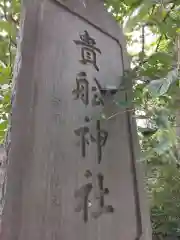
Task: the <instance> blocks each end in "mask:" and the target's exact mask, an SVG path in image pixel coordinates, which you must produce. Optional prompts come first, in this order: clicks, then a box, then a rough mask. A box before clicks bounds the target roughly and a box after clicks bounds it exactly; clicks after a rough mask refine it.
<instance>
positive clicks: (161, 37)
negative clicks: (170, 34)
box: [155, 0, 177, 52]
mask: <svg viewBox="0 0 180 240" xmlns="http://www.w3.org/2000/svg"><path fill="white" fill-rule="evenodd" d="M176 1H177V0H176ZM176 1H175V2H176ZM175 6H176V4H175V3H173V5H172V6H171V8H170V10H169V11H168V12H167V14H166V16H165V17H164V19H163V20H162V22H163V23H165V22H166V20H167V18H168V17H169V14H170V13H171V11H172V10H173V8H174V7H175ZM163 37H164V34H162V35H161V36H160V37H159V40H158V43H157V46H156V50H155V52H157V51H158V49H159V46H160V43H161V41H162V39H163Z"/></svg>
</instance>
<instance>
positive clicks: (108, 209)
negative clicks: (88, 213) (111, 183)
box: [92, 173, 114, 218]
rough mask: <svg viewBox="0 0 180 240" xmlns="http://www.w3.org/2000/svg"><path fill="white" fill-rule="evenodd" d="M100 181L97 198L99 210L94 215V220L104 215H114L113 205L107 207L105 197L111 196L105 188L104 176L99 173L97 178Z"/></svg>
mask: <svg viewBox="0 0 180 240" xmlns="http://www.w3.org/2000/svg"><path fill="white" fill-rule="evenodd" d="M97 180H98V195H97V196H96V199H97V200H98V201H99V203H98V210H97V211H96V212H93V213H92V216H93V217H94V218H98V217H100V216H101V215H102V214H104V213H113V212H114V208H113V206H112V205H105V199H104V198H105V195H108V194H109V189H108V188H104V176H103V175H102V174H101V173H99V174H98V176H97Z"/></svg>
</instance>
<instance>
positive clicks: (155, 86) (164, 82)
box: [147, 69, 179, 97]
mask: <svg viewBox="0 0 180 240" xmlns="http://www.w3.org/2000/svg"><path fill="white" fill-rule="evenodd" d="M178 77H179V72H178V69H175V70H173V71H171V72H169V73H168V75H167V76H166V77H165V78H161V79H157V80H152V81H151V82H150V83H149V84H148V86H147V88H148V90H149V91H150V93H151V95H152V96H153V97H158V96H162V95H164V94H166V93H167V91H168V90H169V88H170V86H171V85H172V84H173V83H175V82H176V81H177V80H178Z"/></svg>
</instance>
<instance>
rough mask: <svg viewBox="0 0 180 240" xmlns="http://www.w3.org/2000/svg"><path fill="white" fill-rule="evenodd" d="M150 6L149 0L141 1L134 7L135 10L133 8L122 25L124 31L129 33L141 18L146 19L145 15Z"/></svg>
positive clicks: (151, 4)
mask: <svg viewBox="0 0 180 240" xmlns="http://www.w3.org/2000/svg"><path fill="white" fill-rule="evenodd" d="M152 6H153V1H151V0H144V1H142V3H141V4H140V6H139V7H138V8H136V9H135V10H133V12H132V13H131V15H130V16H129V17H128V20H127V22H126V23H125V26H124V32H125V33H129V32H131V31H133V29H134V27H135V26H136V25H137V24H138V23H140V22H143V20H145V19H146V17H147V15H148V13H149V10H150V9H151V7H152Z"/></svg>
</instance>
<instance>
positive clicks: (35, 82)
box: [2, 0, 151, 240]
mask: <svg viewBox="0 0 180 240" xmlns="http://www.w3.org/2000/svg"><path fill="white" fill-rule="evenodd" d="M84 31H88V33H89V35H90V36H91V37H92V38H94V39H95V41H96V47H97V48H99V49H100V52H99V53H98V52H97V56H96V57H97V62H96V64H97V68H99V71H98V70H97V68H96V67H95V66H94V65H93V64H82V63H81V62H80V61H79V60H80V57H82V56H81V54H80V52H81V49H80V48H79V46H77V44H75V42H74V41H77V40H79V37H80V36H79V35H80V34H83V33H84ZM22 32H23V34H22V43H21V54H20V59H21V61H20V65H19V67H18V69H19V70H18V73H17V82H16V87H15V89H16V96H15V98H14V103H13V114H12V131H11V147H10V151H9V153H8V160H9V167H8V183H7V192H6V198H5V199H6V204H5V209H4V215H3V225H2V240H32V239H33V240H57V239H58V240H59V239H62V240H72V239H74V240H79V239H80V240H81V239H83V240H92V239H93V240H96V239H99V240H102V239H103V240H109V239H112V240H118V239H122V240H131V239H132V240H135V239H136V240H139V239H142V240H143V239H144V240H149V239H151V231H150V224H149V216H148V211H147V206H146V200H145V196H144V191H143V185H142V177H141V171H139V170H138V169H139V167H138V166H136V164H135V160H136V157H137V152H138V146H136V145H137V139H136V128H135V125H134V123H133V121H132V118H131V111H125V110H124V109H119V108H117V107H116V106H115V105H114V104H113V103H112V101H111V97H108V98H106V99H105V105H104V107H102V106H95V107H93V106H92V104H91V99H92V98H93V96H94V95H93V93H92V92H90V93H89V99H90V101H89V104H87V105H84V104H83V102H82V101H81V99H77V100H74V99H73V95H72V90H73V89H75V88H76V77H77V74H78V73H79V72H86V74H87V79H88V81H89V89H92V88H93V87H94V84H95V81H94V78H96V79H97V80H98V81H99V82H100V84H101V86H103V87H105V86H107V85H108V84H109V85H113V86H116V87H118V86H119V84H120V82H121V78H120V77H121V76H123V74H124V71H125V70H126V69H128V68H129V64H128V60H127V55H126V51H125V42H124V39H123V35H122V32H121V30H120V29H119V26H118V25H117V24H116V23H115V22H114V21H113V20H112V19H111V17H110V16H109V15H108V13H106V11H105V10H104V9H103V2H102V1H98V0H93V1H92V0H89V1H88V0H87V1H85V0H84V1H83V0H82V1H80V0H79V1H78V0H76V1H75V0H66V1H55V0H42V1H40V0H39V1H38V0H36V1H35V0H34V1H31V2H28V1H26V2H25V6H24V11H23V27H22ZM129 85H130V84H129ZM130 92H131V91H128V92H121V93H120V94H119V95H120V96H119V97H120V98H121V100H122V101H124V100H125V98H127V97H128V98H129V97H130V95H131V93H130ZM102 110H103V112H105V114H106V115H107V116H108V117H110V119H109V120H108V121H107V120H103V121H101V127H102V129H104V130H105V131H107V132H108V139H107V141H106V144H105V146H103V147H102V159H101V163H100V164H99V163H98V159H99V158H98V157H97V144H96V142H93V141H91V140H92V139H91V140H90V144H89V145H87V146H86V149H85V150H86V153H85V157H83V156H82V154H81V144H79V138H78V136H77V134H75V130H76V129H77V128H79V127H82V126H84V125H85V124H88V128H89V131H90V132H91V134H92V136H96V130H97V129H96V128H97V126H96V125H97V124H96V122H97V119H98V118H99V116H100V114H101V112H102ZM117 111H120V112H121V113H120V114H118V115H116V116H115V117H112V115H113V114H116V113H117ZM86 116H90V117H91V118H92V121H90V122H88V123H85V121H84V119H85V117H86ZM87 170H89V171H91V172H92V173H93V176H92V179H88V180H87V179H86V178H85V176H84V173H85V172H86V171H87ZM100 172H101V173H102V174H103V176H104V187H105V188H108V190H109V194H106V196H104V200H105V204H106V205H111V206H112V207H113V209H114V211H113V213H108V214H105V213H102V214H101V215H100V217H99V218H98V219H94V218H93V217H92V213H93V212H94V211H95V210H96V209H97V208H98V201H99V200H98V199H97V196H96V195H97V194H98V193H97V191H98V190H99V189H98V187H99V186H98V182H97V175H98V173H100ZM139 179H140V181H139ZM87 182H92V185H93V191H92V193H91V195H90V202H91V204H90V207H89V208H88V213H89V214H88V221H87V222H85V221H84V217H83V212H77V211H75V208H76V204H77V199H76V198H75V195H76V194H75V192H76V191H77V190H78V189H79V188H81V187H82V186H83V185H84V184H86V183H87ZM94 190H95V191H94ZM101 194H102V192H101Z"/></svg>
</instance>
